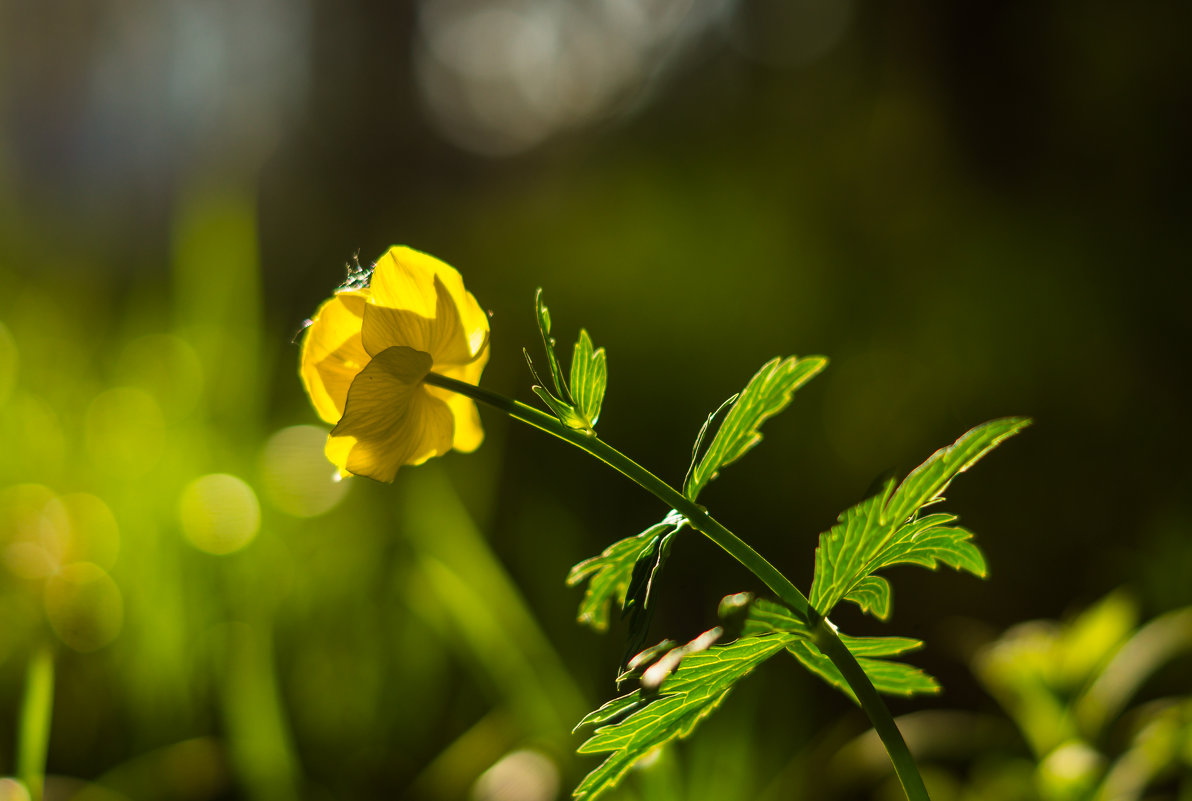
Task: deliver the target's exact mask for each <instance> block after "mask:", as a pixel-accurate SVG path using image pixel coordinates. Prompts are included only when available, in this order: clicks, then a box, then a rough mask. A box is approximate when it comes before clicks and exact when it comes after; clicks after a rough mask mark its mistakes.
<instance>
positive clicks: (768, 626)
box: [719, 592, 811, 638]
mask: <svg viewBox="0 0 1192 801" xmlns="http://www.w3.org/2000/svg"><path fill="white" fill-rule="evenodd" d="M719 613H720V617H721V619H722V620H725V621H726V622H729V621H733V622H734V623H735V625H736V627H737V628H739V630H740V632H739V633H740V636H742V637H760V636H763V635H766V634H772V633H774V632H780V633H786V634H797V635H798V636H799V637H800V638H803V637H810V636H811V628H810V627H809V626H808V623H807V621H806V620H804V619H803V618H802V617H801V616H799V615H798V614H796V613H795V612H794V611H793V610H792V609H790V608H789V607H787V606H786V605H784V604H780V603H776V602H775V601H767V600H766V599H765V598H755V597H754V596H753V594H752V593H746V592H739V593H737V594H736V595H728V596H725V598H723V599H722V600H721V601H720V608H719ZM734 619H736V620H734Z"/></svg>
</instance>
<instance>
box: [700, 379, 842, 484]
mask: <svg viewBox="0 0 1192 801" xmlns="http://www.w3.org/2000/svg"><path fill="white" fill-rule="evenodd" d="M827 363H828V360H827V359H825V358H823V357H822V356H808V357H807V358H804V359H799V358H796V357H794V356H791V357H789V358H786V359H777V358H775V359H771V360H770V361H768V362H766V363H765V364H764V365H762V368H761V369H760V370H758V371H757V374H756V375H754V376H753V378H751V379H750V380H749V384H748V385H746V387H745V389H744V390H742V391H741V394H740V397H738V398H737V402H736V403H735V404H733V408H732V409H730V410H729V413H728V415H727V416H726V417H725V418H724V422H723V423H721V425H720V430H718V431H717V432H716V436H715V437H714V438H713V439H712V444H711V445H709V446H708V450H707V451H706V452H705V453H704V456H703V459H701V460H700V461H699V464H698V465H696V467H695V469H694V470H691V471H690V472H689V473H688V475H687V480H686V481H684V482H683V494H684V495H686V496H687V497H688V498H689V499H690V500H692V501H694V500H695V499H696V497H697V496H698V495H699V493H700V491H701V490H702V489H703V488H704V487H705V486H706V485H707V484H708V482H709V481H711V480H712V479H714V478H716V476H717V474H718V472H719V470H720V468H722V467H724V466H725V465H727V464H731V463H732V462H735V461H736V460H737V459H740V458H741V457H742V456H744V455H745V453H746V452H748V450H749V449H750V448H752V447H753V446H754V445H756V444H757V443H758V442H760V441H761V438H762V435H761V433H760V432H759V431H758V429H759V428H760V427H761V424H762V423H764V422H765V421H766V420H767V419H768V418H770V417H773V416H774V415H776V414H778V413H779V412H780V411H782V410H783V409H785V408H786V406H787V404H789V403H790V401H791V395H792V394H793V393H794V391H795V390H796V389H798V388H799V387H800V386H802V385H803V384H804V383H806V382H807V381H808V380H809V379H810V378H811V377H812V376H814V375H815V374H816V373H818V372H819V371H820V370H822V369H824V366H825V365H826V364H827ZM706 425H707V424H705V429H704V430H706ZM704 430H701V432H700V436H701V438H702V436H703V433H704ZM697 447H698V443H697Z"/></svg>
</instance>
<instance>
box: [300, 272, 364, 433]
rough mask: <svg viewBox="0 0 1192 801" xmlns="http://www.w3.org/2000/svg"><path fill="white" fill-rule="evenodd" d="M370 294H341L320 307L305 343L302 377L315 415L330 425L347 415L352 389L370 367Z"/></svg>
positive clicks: (306, 334) (302, 358) (307, 329)
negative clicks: (365, 327)
mask: <svg viewBox="0 0 1192 801" xmlns="http://www.w3.org/2000/svg"><path fill="white" fill-rule="evenodd" d="M366 298H367V293H363V292H341V293H339V294H337V295H335V296H333V297H332V298H331V299H330V300H328V301H327V302H326V303H324V304H323V305H322V306H320V307H319V309H318V311H316V312H315V315H314V317H312V318H311V323H310V325H309V326H307V328H306V332H305V335H304V337H303V340H302V355H301V357H300V359H299V368H298V374H299V375H300V376H301V377H302V383H303V385H304V386H305V387H306V391H307V393H308V394H309V395H310V399H311V402H312V403H313V404H314V407H315V411H317V412H318V413H319V417H321V418H323V420H325V421H326V422H328V423H335V422H336V421H338V420H339V418H340V417H341V416H342V415H343V411H344V404H345V403H346V402H347V397H348V386H349V385H350V384H351V383H352V379H353V378H355V377H356V374H357V373H359V372H360V371H361V370H362V369H364V365H366V364H368V360H369V355H368V353H367V352H366V351H365V350H364V345H363V342H362V341H361V336H360V332H361V326H362V324H363V316H364V307H365V299H366Z"/></svg>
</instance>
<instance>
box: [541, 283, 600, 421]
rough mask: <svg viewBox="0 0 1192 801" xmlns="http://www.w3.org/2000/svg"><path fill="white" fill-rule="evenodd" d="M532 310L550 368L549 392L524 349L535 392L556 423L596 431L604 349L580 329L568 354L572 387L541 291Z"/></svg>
mask: <svg viewBox="0 0 1192 801" xmlns="http://www.w3.org/2000/svg"><path fill="white" fill-rule="evenodd" d="M534 311H535V317H536V319H537V321H538V332H539V333H540V334H541V335H542V347H543V349H544V350H545V351H546V362H547V366H548V367H549V368H550V376H551V381H552V382H553V384H554V387H555V391H554V392H553V393H552V392H551V391H550V390H549V389H547V387H546V384H545V383H544V382H543V380H542V379H541V378H539V377H538V372H537V371H536V370H535V369H534V361H533V360H532V359H531V358H530V354H529V351H526V350H525V349H523V350H522V353H523V354H525V357H526V364H527V365H528V366H529V368H530V374H531V375H533V376H534V386H533V390H534V394H535V395H537V396H538V397H539V398H541V399H542V402H543V403H545V404H546V406H547V408H548V409H550V410H551V412H552V413H553V414H554V415H555V417H557V418H559V422H561V423H562V424H563V425H565V426H567V427H568V428H573V429H576V430H577V431H587V432H588V433H595V427H596V421H597V419H599V417H600V407H601V406H602V405H603V403H604V391H605V389H606V388H607V387H608V364H607V358H606V356H605V353H604V348H595V349H594V348H593V347H592V338H591V337H590V336H588V332H587V331H585V330H583V329H581V330H580V332H579V339H578V340H577V341H576V343H575V348H574V350H573V352H572V357H571V386H570V387H568V385H567V380H566V379H565V378H564V377H563V368H562V366H561V365H560V364H559V359H558V357H557V356H556V355H555V344H556V343H555V338H554V337H552V336H551V334H550V311H549V310H548V309H547V308H546V304H544V303H543V302H542V290H541V289H539V290H538V292H537V294H535V296H534Z"/></svg>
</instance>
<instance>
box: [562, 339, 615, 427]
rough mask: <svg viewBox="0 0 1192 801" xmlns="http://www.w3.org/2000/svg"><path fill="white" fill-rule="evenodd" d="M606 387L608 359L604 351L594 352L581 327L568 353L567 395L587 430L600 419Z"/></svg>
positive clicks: (600, 349)
mask: <svg viewBox="0 0 1192 801" xmlns="http://www.w3.org/2000/svg"><path fill="white" fill-rule="evenodd" d="M607 387H608V359H607V357H606V355H605V353H604V348H597V349H595V350H594V349H593V347H592V338H591V337H589V336H588V332H587V331H585V330H584V329H582V328H581V329H580V331H579V339H578V340H576V342H575V349H574V350H573V351H572V354H571V396H572V397H573V398H575V406H576V411H578V412H579V414H580V415H581V416H583V417H584V418H585V419H586V420H587V422H588V427H589V428H594V427H595V426H596V421H597V420H598V419H600V407H601V405H602V404H603V403H604V391H605V389H606V388H607Z"/></svg>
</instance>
